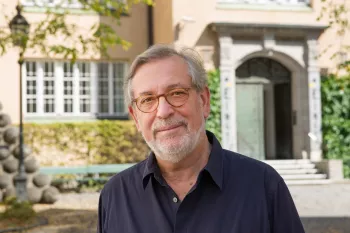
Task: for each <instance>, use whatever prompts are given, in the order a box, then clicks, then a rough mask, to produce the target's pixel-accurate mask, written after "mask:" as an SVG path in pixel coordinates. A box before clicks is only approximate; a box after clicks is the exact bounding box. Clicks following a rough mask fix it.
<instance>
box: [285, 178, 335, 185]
mask: <svg viewBox="0 0 350 233" xmlns="http://www.w3.org/2000/svg"><path fill="white" fill-rule="evenodd" d="M285 182H286V184H287V185H321V184H331V183H332V181H331V180H327V179H322V180H285Z"/></svg>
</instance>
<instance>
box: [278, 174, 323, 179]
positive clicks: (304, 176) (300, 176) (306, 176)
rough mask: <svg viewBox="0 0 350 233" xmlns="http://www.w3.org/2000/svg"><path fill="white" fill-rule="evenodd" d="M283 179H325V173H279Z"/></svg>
mask: <svg viewBox="0 0 350 233" xmlns="http://www.w3.org/2000/svg"><path fill="white" fill-rule="evenodd" d="M281 176H282V178H283V179H284V180H322V179H326V178H327V175H325V174H297V175H281Z"/></svg>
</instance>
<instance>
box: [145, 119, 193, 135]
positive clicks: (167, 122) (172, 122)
mask: <svg viewBox="0 0 350 233" xmlns="http://www.w3.org/2000/svg"><path fill="white" fill-rule="evenodd" d="M180 125H184V126H186V127H187V125H188V123H187V121H185V120H184V119H171V118H170V119H164V120H157V121H155V122H154V123H153V125H152V131H153V133H154V134H155V133H157V132H158V131H159V129H161V128H164V127H168V126H180Z"/></svg>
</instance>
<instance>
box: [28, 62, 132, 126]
mask: <svg viewBox="0 0 350 233" xmlns="http://www.w3.org/2000/svg"><path fill="white" fill-rule="evenodd" d="M28 61H29V62H35V63H36V77H28V78H29V80H36V85H37V86H36V95H27V76H26V73H27V70H26V63H25V64H24V65H23V67H22V77H23V113H24V119H25V120H26V121H32V120H34V121H36V120H41V119H56V120H60V119H62V120H63V119H70V120H75V119H77V120H79V119H95V118H115V119H117V118H125V117H127V116H128V113H127V108H126V107H125V105H123V106H124V112H114V111H113V109H114V106H113V104H114V93H113V92H114V89H117V88H113V77H112V75H113V74H112V72H113V64H122V65H123V68H124V74H123V77H122V78H124V76H125V74H126V71H127V69H128V64H127V63H126V62H105V63H107V64H108V90H109V93H108V106H109V111H108V113H99V112H98V110H99V106H98V104H99V95H98V64H99V63H96V62H91V61H78V62H77V63H75V64H74V66H73V77H72V78H71V80H72V81H73V95H72V97H73V112H67V113H66V112H64V98H65V95H64V80H65V77H64V63H65V62H66V61H35V60H28ZM45 62H53V64H54V72H55V77H54V82H55V89H54V104H55V110H54V112H52V113H45V112H44V80H45V77H44V64H45ZM79 63H87V64H88V65H89V68H90V79H89V81H90V83H89V89H90V91H89V96H90V112H80V99H81V98H87V97H88V96H87V95H82V94H81V92H80V81H86V80H88V79H87V78H80V71H79V65H78V64H79ZM121 89H122V87H121ZM33 96H36V112H35V113H30V112H27V98H31V97H33Z"/></svg>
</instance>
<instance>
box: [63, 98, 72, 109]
mask: <svg viewBox="0 0 350 233" xmlns="http://www.w3.org/2000/svg"><path fill="white" fill-rule="evenodd" d="M64 112H73V99H64Z"/></svg>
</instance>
